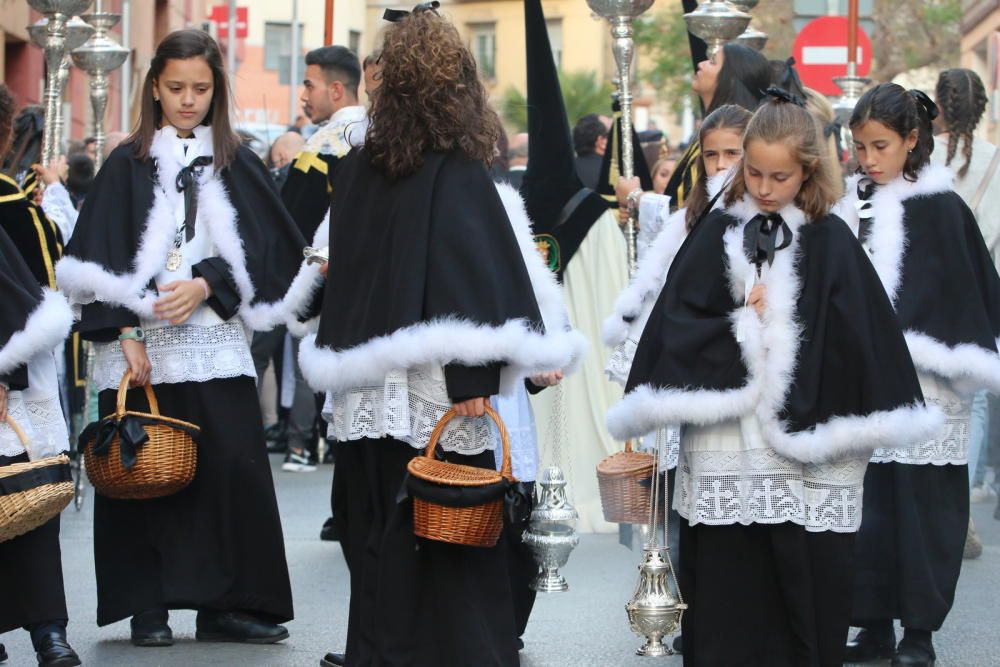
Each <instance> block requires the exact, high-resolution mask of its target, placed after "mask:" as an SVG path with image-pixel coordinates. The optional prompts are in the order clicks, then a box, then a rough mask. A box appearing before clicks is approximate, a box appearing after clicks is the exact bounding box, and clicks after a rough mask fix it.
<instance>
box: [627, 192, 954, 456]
mask: <svg viewBox="0 0 1000 667" xmlns="http://www.w3.org/2000/svg"><path fill="white" fill-rule="evenodd" d="M756 213H757V210H756V209H755V208H754V207H753V205H752V204H751V203H749V202H748V201H744V202H737V203H736V204H735V205H734V206H733V207H731V208H729V209H728V210H725V211H715V212H713V213H711V214H710V215H709V216H708V217H707V218H706V219H704V220H703V221H702V222H701V223H700V224H699V225H698V226H697V227H696V228H695V230H694V231H693V232H692V233H691V234H690V235H689V237H688V240H687V242H686V243H685V245H684V247H683V248H682V249H681V250H680V251H679V252H678V254H677V256H676V257H675V259H674V261H673V264H672V265H671V267H670V271H669V273H668V277H667V283H666V286H665V287H664V289H663V291H662V292H661V293H660V296H659V299H658V301H657V303H656V304H655V306H654V308H653V312H652V313H651V315H650V317H649V320H648V322H647V324H646V328H645V330H644V332H643V334H642V337H641V339H640V341H639V345H638V349H637V350H636V354H635V358H634V360H633V363H632V371H631V375H630V376H629V380H628V384H627V386H626V396H625V398H624V400H623V401H622V402H621V403H620V404H618V405H617V406H615V407H613V408H612V410H611V411H610V412H609V415H608V426H609V428H610V430H611V432H612V434H613V435H615V436H616V437H618V438H622V439H624V438H628V437H635V436H638V435H642V434H645V433H649V432H650V431H653V430H655V429H657V428H660V427H663V426H666V425H670V424H677V423H692V424H702V425H704V424H711V423H717V422H722V421H725V420H728V419H735V418H738V417H741V416H745V415H747V414H750V413H755V414H756V416H757V418H758V420H759V421H760V423H761V428H762V431H763V434H764V438H765V441H766V443H767V444H768V445H769V446H771V447H773V448H774V449H775V450H777V451H778V452H779V453H780V454H782V455H784V456H787V457H790V458H792V459H795V460H798V461H801V462H803V463H811V462H818V461H826V460H834V459H838V458H844V457H847V456H850V455H852V454H853V455H857V454H859V453H865V452H870V451H871V450H873V449H875V448H876V447H878V446H883V445H884V444H885V443H901V442H908V441H912V440H914V439H917V438H919V437H923V436H926V435H929V434H930V433H933V432H934V429H935V428H936V427H937V426H938V425H939V424H940V416H939V415H938V414H936V413H934V412H932V411H929V410H927V409H926V408H925V406H924V405H923V396H922V394H921V392H920V385H919V383H918V381H917V377H916V373H915V372H914V369H913V364H912V362H911V361H910V358H909V354H908V352H907V350H906V345H905V342H904V341H903V337H902V334H901V332H900V331H899V327H898V325H897V324H896V321H895V317H894V315H893V312H892V308H891V306H890V304H889V302H888V299H886V298H885V295H884V293H883V292H882V291H881V290H880V289H879V284H878V280H877V276H876V274H875V272H874V270H873V269H872V267H871V266H870V264H869V263H868V261H867V260H866V259H865V257H864V253H863V251H862V249H861V247H860V245H859V244H858V243H857V241H856V240H855V239H854V238H853V235H852V234H851V232H850V229H848V228H847V226H846V225H845V224H844V222H843V221H842V220H840V219H839V218H837V217H835V216H827V217H824V218H822V219H820V220H815V221H813V222H810V223H808V224H806V223H805V222H804V217H803V215H802V213H801V211H798V209H795V208H794V207H789V208H787V209H785V210H784V211H783V212H782V215H783V217H784V219H785V221H786V222H787V223H788V226H789V228H790V231H791V232H792V239H791V245H790V247H788V248H786V249H784V250H779V251H778V252H777V254H776V256H775V259H774V264H773V265H772V266H771V267H770V269H769V270H767V271H766V272H765V273H764V277H763V278H762V282H763V283H764V284H765V285H766V286H767V301H768V312H767V313H766V315H765V316H764V317H763V318H760V317H758V316H757V315H756V313H755V312H754V311H753V310H752V309H750V308H748V307H746V306H744V305H743V303H744V299H745V294H746V283H745V280H746V279H747V278H749V277H751V275H752V272H753V265H752V264H751V263H750V261H749V260H748V259H747V257H746V255H745V254H744V251H743V231H742V225H737V224H736V223H738V222H745V221H748V220H750V219H751V218H752V217H753V216H754V215H756ZM738 332H739V333H738ZM738 338H740V339H741V340H738Z"/></svg>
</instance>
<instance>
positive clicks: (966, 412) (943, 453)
mask: <svg viewBox="0 0 1000 667" xmlns="http://www.w3.org/2000/svg"><path fill="white" fill-rule="evenodd" d="M918 376H919V378H920V389H921V391H923V393H924V401H926V402H927V405H936V406H938V407H939V408H941V411H942V412H944V420H945V421H944V429H942V431H941V432H940V433H939V434H938V437H936V438H933V439H931V440H926V441H924V442H918V443H914V444H913V445H911V446H909V447H891V448H883V449H876V450H875V454H873V455H872V463H908V464H911V465H936V466H940V465H965V464H966V463H968V462H969V422H970V419H971V417H972V396H965V395H963V394H961V393H959V392H958V391H956V390H955V388H954V386H953V385H952V383H951V382H949V381H948V380H946V379H945V378H942V377H940V376H937V375H932V374H930V373H918Z"/></svg>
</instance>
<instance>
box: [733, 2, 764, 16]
mask: <svg viewBox="0 0 1000 667" xmlns="http://www.w3.org/2000/svg"><path fill="white" fill-rule="evenodd" d="M728 2H729V4H731V5H732V6H733V7H735V8H736V9H738V10H740V11H741V12H746V13H747V14H749V13H750V11H751V10H752V9H753V8H754V7H756V6H757V5H759V4H760V0H728Z"/></svg>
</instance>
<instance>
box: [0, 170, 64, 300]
mask: <svg viewBox="0 0 1000 667" xmlns="http://www.w3.org/2000/svg"><path fill="white" fill-rule="evenodd" d="M0 227H2V228H3V230H4V231H5V232H7V236H9V237H10V239H11V240H12V241H13V242H14V245H16V246H17V247H18V249H19V250H20V251H21V256H22V257H23V258H24V261H25V262H26V263H27V264H28V268H29V269H31V273H32V274H33V275H34V276H35V280H37V281H38V284H39V285H44V286H46V287H51V288H53V289H54V288H55V286H56V276H55V265H56V262H57V261H59V257H60V256H61V255H62V250H63V239H62V234H61V233H60V232H59V228H58V227H56V226H55V224H54V223H53V222H52V221H51V220H49V219H48V217H46V215H45V212H44V211H42V209H41V208H39V207H38V206H35V204H34V203H32V202H31V201H29V200H28V198H27V195H25V194H24V193H23V192H22V191H21V188H20V187H18V185H17V183H15V182H14V181H13V180H12V179H10V178H8V177H7V176H5V175H3V174H0Z"/></svg>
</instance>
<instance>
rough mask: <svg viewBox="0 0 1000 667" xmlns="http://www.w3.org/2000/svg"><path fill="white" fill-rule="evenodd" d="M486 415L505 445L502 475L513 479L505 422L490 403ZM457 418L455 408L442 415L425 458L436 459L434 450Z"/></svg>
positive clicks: (501, 467) (428, 443)
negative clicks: (448, 426) (442, 435)
mask: <svg viewBox="0 0 1000 667" xmlns="http://www.w3.org/2000/svg"><path fill="white" fill-rule="evenodd" d="M486 414H487V416H489V418H490V419H492V420H493V422H494V423H495V424H496V425H497V429H498V430H499V431H500V442H501V443H502V444H503V462H502V463H501V464H500V474H501V475H503V477H504V478H506V479H513V478H514V473H513V469H512V467H511V462H510V434H509V433H508V432H507V426H506V425H504V423H503V420H502V419H500V415H498V414H497V413H496V410H494V409H493V407H492V406H490V404H489V403H487V404H486ZM457 416H458V413H457V412H455V408H451V409H450V410H448V412H446V413H444V414H443V415H441V421H439V422H438V423H437V426H435V427H434V432H433V433H431V438H430V440H428V441H427V449H426V450H425V451H424V456H425V457H427V458H429V459H432V458H434V449H435V448H436V447H437V444H438V440H440V439H441V434H442V433H444V427H445V426H447V425H448V422H450V421H451V420H452V419H454V418H455V417H457Z"/></svg>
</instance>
